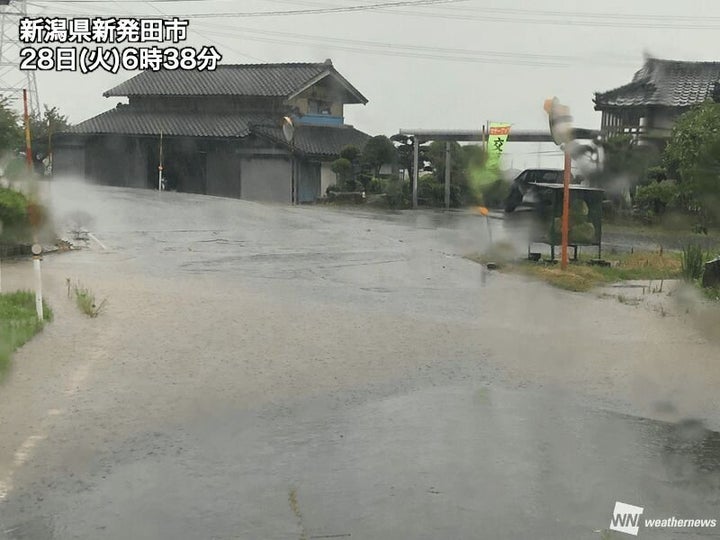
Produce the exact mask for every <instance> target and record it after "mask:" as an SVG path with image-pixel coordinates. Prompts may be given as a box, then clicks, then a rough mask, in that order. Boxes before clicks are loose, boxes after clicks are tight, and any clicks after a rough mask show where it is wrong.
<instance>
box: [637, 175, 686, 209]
mask: <svg viewBox="0 0 720 540" xmlns="http://www.w3.org/2000/svg"><path fill="white" fill-rule="evenodd" d="M679 197H680V189H679V188H678V185H677V184H676V183H675V182H673V181H672V180H663V181H661V182H652V183H650V184H648V185H646V186H638V188H637V191H636V192H635V204H636V205H637V207H638V208H640V209H641V210H649V211H651V212H653V213H655V214H656V215H660V214H662V213H663V212H664V211H665V209H666V208H667V207H669V206H674V205H675V204H676V203H677V201H678V198H679Z"/></svg>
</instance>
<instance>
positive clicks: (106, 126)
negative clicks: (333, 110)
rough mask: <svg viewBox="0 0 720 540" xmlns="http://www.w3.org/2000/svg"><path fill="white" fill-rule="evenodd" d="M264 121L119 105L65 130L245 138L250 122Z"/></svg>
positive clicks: (261, 117) (246, 115)
mask: <svg viewBox="0 0 720 540" xmlns="http://www.w3.org/2000/svg"><path fill="white" fill-rule="evenodd" d="M266 121H268V116H267V115H262V114H254V113H237V114H227V113H223V114H213V113H191V112H151V111H136V110H133V109H131V108H130V107H127V106H120V107H118V108H116V109H112V110H110V111H107V112H104V113H102V114H99V115H97V116H94V117H93V118H90V119H88V120H85V121H84V122H81V123H79V124H77V125H75V126H72V127H70V128H68V129H67V130H66V133H74V134H93V135H95V134H117V135H159V134H160V133H161V132H162V133H163V134H164V135H168V136H187V137H222V138H225V137H245V136H247V135H249V134H250V126H251V124H255V123H262V122H266Z"/></svg>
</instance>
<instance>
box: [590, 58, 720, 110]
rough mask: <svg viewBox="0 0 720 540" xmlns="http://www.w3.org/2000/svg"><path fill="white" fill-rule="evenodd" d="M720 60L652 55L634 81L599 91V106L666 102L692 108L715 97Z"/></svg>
mask: <svg viewBox="0 0 720 540" xmlns="http://www.w3.org/2000/svg"><path fill="white" fill-rule="evenodd" d="M719 80H720V62H683V61H677V60H660V59H657V58H649V59H647V60H646V61H645V65H644V66H643V67H642V68H641V69H640V70H639V71H637V72H636V73H635V76H634V77H633V80H632V82H630V83H628V84H625V85H623V86H620V87H618V88H615V89H613V90H609V91H607V92H598V93H596V94H595V109H596V110H597V109H604V108H606V107H634V106H646V105H664V106H668V107H689V106H692V105H696V104H698V103H702V102H703V101H705V100H707V99H711V98H713V95H714V93H715V92H716V91H717V90H716V89H717V88H718V87H720V85H718V86H716V84H717V83H718V81H719Z"/></svg>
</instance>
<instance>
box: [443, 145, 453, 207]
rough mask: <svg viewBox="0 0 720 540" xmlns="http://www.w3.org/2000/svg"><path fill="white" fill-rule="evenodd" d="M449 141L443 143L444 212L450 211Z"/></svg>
mask: <svg viewBox="0 0 720 540" xmlns="http://www.w3.org/2000/svg"><path fill="white" fill-rule="evenodd" d="M451 159H452V158H451V157H450V141H446V142H445V210H450V166H451V163H450V160H451Z"/></svg>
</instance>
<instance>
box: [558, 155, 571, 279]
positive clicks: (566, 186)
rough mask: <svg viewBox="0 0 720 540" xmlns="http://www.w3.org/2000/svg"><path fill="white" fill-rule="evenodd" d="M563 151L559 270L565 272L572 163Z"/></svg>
mask: <svg viewBox="0 0 720 540" xmlns="http://www.w3.org/2000/svg"><path fill="white" fill-rule="evenodd" d="M564 150H565V171H564V174H563V213H562V252H561V259H560V268H562V269H563V270H565V269H566V268H567V265H568V237H569V233H570V168H571V167H572V161H571V160H570V154H569V153H568V152H567V148H565V149H564Z"/></svg>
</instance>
